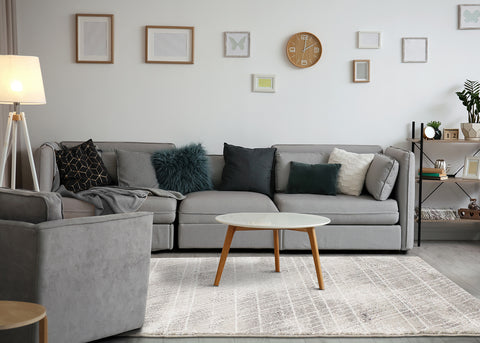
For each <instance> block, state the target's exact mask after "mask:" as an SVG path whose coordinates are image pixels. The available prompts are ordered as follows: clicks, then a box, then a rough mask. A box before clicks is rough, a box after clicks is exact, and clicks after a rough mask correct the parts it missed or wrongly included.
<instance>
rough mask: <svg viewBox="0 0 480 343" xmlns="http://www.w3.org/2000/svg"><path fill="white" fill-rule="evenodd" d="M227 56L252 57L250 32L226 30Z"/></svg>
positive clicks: (225, 48)
mask: <svg viewBox="0 0 480 343" xmlns="http://www.w3.org/2000/svg"><path fill="white" fill-rule="evenodd" d="M223 36H224V56H225V57H245V58H246V57H250V32H245V31H242V32H240V31H239V32H224V33H223Z"/></svg>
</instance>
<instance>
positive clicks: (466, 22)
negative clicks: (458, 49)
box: [458, 4, 480, 30]
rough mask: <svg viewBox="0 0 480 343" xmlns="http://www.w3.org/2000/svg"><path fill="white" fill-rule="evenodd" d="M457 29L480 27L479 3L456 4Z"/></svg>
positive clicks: (475, 28) (476, 28)
mask: <svg viewBox="0 0 480 343" xmlns="http://www.w3.org/2000/svg"><path fill="white" fill-rule="evenodd" d="M458 29H459V30H478V29H480V4H473V5H458Z"/></svg>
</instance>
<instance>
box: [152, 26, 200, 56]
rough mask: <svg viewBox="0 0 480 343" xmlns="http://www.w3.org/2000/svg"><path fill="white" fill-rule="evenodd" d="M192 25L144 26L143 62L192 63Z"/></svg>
mask: <svg viewBox="0 0 480 343" xmlns="http://www.w3.org/2000/svg"><path fill="white" fill-rule="evenodd" d="M194 33H195V32H194V27H193V26H153V25H147V26H145V63H167V64H193V61H194V39H195V37H194Z"/></svg>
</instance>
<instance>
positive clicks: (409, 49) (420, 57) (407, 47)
mask: <svg viewBox="0 0 480 343" xmlns="http://www.w3.org/2000/svg"><path fill="white" fill-rule="evenodd" d="M427 61H428V38H426V37H406V38H402V62H403V63H427Z"/></svg>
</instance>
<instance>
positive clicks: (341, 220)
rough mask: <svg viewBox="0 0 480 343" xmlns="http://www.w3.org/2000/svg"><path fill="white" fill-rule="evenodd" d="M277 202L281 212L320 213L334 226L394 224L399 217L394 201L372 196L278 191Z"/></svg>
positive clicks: (275, 200) (275, 198)
mask: <svg viewBox="0 0 480 343" xmlns="http://www.w3.org/2000/svg"><path fill="white" fill-rule="evenodd" d="M274 202H275V204H276V205H277V207H278V209H279V210H280V212H299V213H308V214H317V215H320V216H325V217H328V218H330V220H331V224H333V225H350V224H351V225H393V224H396V223H397V222H398V218H399V215H398V205H397V202H396V201H395V200H393V199H388V200H385V201H377V200H375V199H374V198H373V197H372V196H371V195H360V196H358V197H357V196H352V195H345V194H339V195H336V196H332V195H318V194H284V193H277V194H275V197H274Z"/></svg>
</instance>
